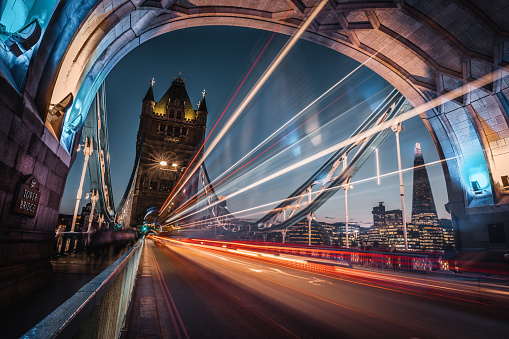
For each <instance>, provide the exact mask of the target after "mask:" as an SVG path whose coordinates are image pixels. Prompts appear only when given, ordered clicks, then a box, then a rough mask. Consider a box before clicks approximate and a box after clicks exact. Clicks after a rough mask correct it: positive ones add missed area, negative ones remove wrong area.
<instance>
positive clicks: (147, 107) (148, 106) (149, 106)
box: [141, 78, 156, 114]
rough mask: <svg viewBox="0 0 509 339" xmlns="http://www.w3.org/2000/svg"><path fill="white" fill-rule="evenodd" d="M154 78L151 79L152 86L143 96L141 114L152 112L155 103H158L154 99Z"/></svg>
mask: <svg viewBox="0 0 509 339" xmlns="http://www.w3.org/2000/svg"><path fill="white" fill-rule="evenodd" d="M154 83H155V81H154V78H152V80H151V81H150V87H149V88H148V91H147V94H145V97H144V98H143V107H142V110H141V114H151V113H152V112H153V111H154V105H155V104H156V103H155V101H154V89H153V86H154Z"/></svg>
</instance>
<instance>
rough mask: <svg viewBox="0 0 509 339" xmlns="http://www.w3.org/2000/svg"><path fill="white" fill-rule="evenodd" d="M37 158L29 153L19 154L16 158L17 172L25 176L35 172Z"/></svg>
mask: <svg viewBox="0 0 509 339" xmlns="http://www.w3.org/2000/svg"><path fill="white" fill-rule="evenodd" d="M34 166H35V158H34V157H33V156H31V155H29V154H27V153H24V152H19V154H18V157H17V158H16V170H17V171H18V172H20V173H22V174H24V175H26V174H31V173H33V172H34Z"/></svg>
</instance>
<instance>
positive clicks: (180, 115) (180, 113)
mask: <svg viewBox="0 0 509 339" xmlns="http://www.w3.org/2000/svg"><path fill="white" fill-rule="evenodd" d="M181 119H182V111H177V120H181Z"/></svg>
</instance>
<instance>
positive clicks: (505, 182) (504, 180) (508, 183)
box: [502, 175, 509, 188]
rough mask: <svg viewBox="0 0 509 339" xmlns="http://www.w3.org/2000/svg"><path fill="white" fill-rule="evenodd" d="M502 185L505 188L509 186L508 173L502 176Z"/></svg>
mask: <svg viewBox="0 0 509 339" xmlns="http://www.w3.org/2000/svg"><path fill="white" fill-rule="evenodd" d="M502 186H503V187H504V188H509V176H508V175H504V176H502Z"/></svg>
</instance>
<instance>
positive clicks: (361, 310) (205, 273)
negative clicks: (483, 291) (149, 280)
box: [144, 239, 509, 338]
mask: <svg viewBox="0 0 509 339" xmlns="http://www.w3.org/2000/svg"><path fill="white" fill-rule="evenodd" d="M144 251H146V252H145V255H146V256H147V258H150V260H151V266H152V271H153V272H152V275H153V280H154V283H153V285H154V290H155V291H156V292H155V298H156V299H157V308H156V310H157V312H158V318H159V331H158V332H159V334H160V335H159V336H160V337H168V338H286V337H298V338H509V311H507V309H505V310H504V309H501V308H496V307H489V306H484V305H478V304H474V303H470V302H458V301H454V300H446V299H443V298H442V299H430V298H427V297H424V296H420V295H414V294H408V293H403V292H399V291H394V290H390V289H386V288H382V287H377V286H373V285H367V284H363V283H355V282H350V281H345V280H341V279H339V278H337V277H333V276H327V275H321V274H318V273H313V272H306V271H301V270H298V269H293V268H289V267H285V266H279V265H277V264H271V263H267V262H263V261H261V260H260V259H258V258H251V257H249V256H239V255H237V254H234V253H230V252H226V251H223V252H221V251H217V250H213V249H208V248H205V247H203V248H200V247H196V246H188V245H179V244H160V243H156V242H154V241H152V240H149V239H147V242H146V247H145V249H144ZM147 260H148V259H147Z"/></svg>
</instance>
